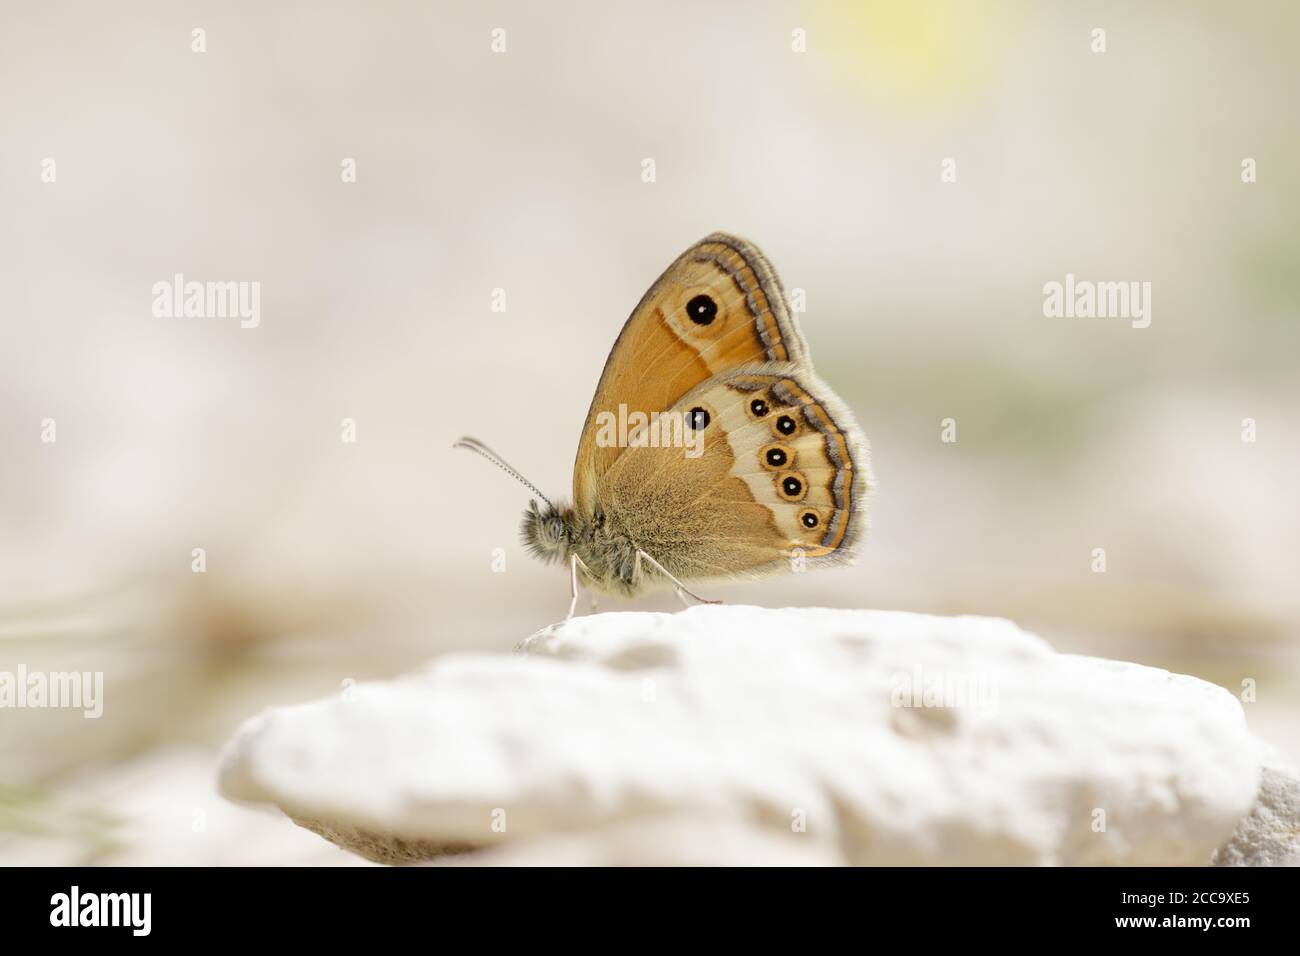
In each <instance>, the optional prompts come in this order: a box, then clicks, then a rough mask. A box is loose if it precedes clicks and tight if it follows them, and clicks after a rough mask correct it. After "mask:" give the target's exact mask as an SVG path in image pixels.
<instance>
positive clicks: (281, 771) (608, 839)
mask: <svg viewBox="0 0 1300 956" xmlns="http://www.w3.org/2000/svg"><path fill="white" fill-rule="evenodd" d="M519 650H520V653H517V654H514V655H506V654H501V655H456V656H448V657H444V658H441V659H439V660H437V661H435V662H434V663H433V664H431V665H430V666H429V667H427V668H426V669H425V670H423V671H422V672H419V673H416V674H413V675H410V676H407V677H404V678H401V679H398V680H394V681H390V682H385V683H380V684H369V685H361V686H358V687H355V688H352V689H351V691H350V692H348V693H347V694H346V695H342V696H339V697H334V698H331V699H327V700H322V701H318V702H315V703H311V704H306V705H302V706H296V707H287V708H277V709H272V710H270V711H267V712H266V713H264V714H262V715H261V716H259V717H257V718H255V719H253V720H251V721H249V722H248V723H247V724H246V725H245V726H244V727H243V728H242V730H241V731H240V732H239V734H238V735H237V736H236V738H235V739H234V740H233V741H232V742H231V743H230V744H229V745H228V747H227V751H226V754H225V757H224V761H223V769H222V773H221V790H222V792H223V793H224V794H225V795H226V796H227V797H229V798H231V799H234V800H238V801H244V802H254V803H264V804H272V805H275V806H278V807H279V808H280V809H281V810H282V811H283V812H284V813H285V814H286V815H288V816H289V817H290V818H292V819H294V820H295V821H298V822H300V823H301V824H302V825H304V826H307V827H308V828H310V829H312V830H315V831H316V832H318V833H320V834H322V835H323V836H325V837H326V838H328V839H331V840H333V841H334V842H337V843H339V844H340V845H343V846H347V847H349V848H350V849H353V850H355V851H356V852H358V853H361V854H362V855H365V856H367V857H368V858H370V859H375V860H380V861H383V862H414V861H419V860H424V859H435V858H439V859H452V860H455V861H458V862H465V861H473V860H476V859H481V860H482V861H483V862H516V861H520V862H538V861H546V860H551V861H554V862H619V863H636V862H650V863H672V862H690V863H709V862H712V863H764V862H771V863H801V862H806V863H849V864H1154V865H1178V864H1192V865H1203V864H1207V863H1209V862H1210V861H1211V858H1212V857H1214V856H1215V851H1216V849H1217V848H1219V847H1220V846H1221V845H1223V844H1225V842H1226V841H1228V840H1229V838H1230V837H1231V838H1233V842H1232V843H1231V844H1229V845H1228V846H1226V847H1224V849H1223V851H1221V853H1220V855H1219V861H1220V862H1225V861H1226V862H1246V863H1249V862H1280V861H1282V860H1283V859H1284V858H1285V854H1282V853H1281V852H1280V851H1279V852H1276V853H1274V852H1273V849H1270V850H1269V851H1268V852H1267V853H1264V854H1263V855H1261V851H1260V847H1261V846H1263V845H1264V844H1267V846H1268V847H1269V848H1275V847H1276V846H1278V845H1279V844H1278V833H1279V831H1281V830H1285V828H1286V827H1287V826H1290V827H1292V828H1294V827H1295V826H1296V825H1297V819H1296V792H1297V791H1296V787H1295V776H1294V774H1295V772H1294V771H1287V770H1286V769H1285V768H1277V769H1276V770H1272V771H1269V773H1267V774H1266V775H1265V777H1264V786H1265V791H1264V794H1263V799H1262V800H1261V804H1260V806H1257V807H1255V809H1254V810H1253V811H1252V806H1253V805H1254V804H1255V797H1256V792H1257V788H1258V787H1259V784H1260V779H1261V778H1260V768H1261V755H1260V751H1259V748H1258V747H1257V746H1256V744H1255V742H1254V739H1253V738H1252V737H1251V735H1250V733H1249V732H1248V730H1247V728H1246V723H1245V719H1244V716H1243V713H1242V709H1241V706H1240V704H1239V703H1238V702H1237V700H1236V698H1234V697H1233V696H1232V695H1231V694H1229V693H1228V692H1227V691H1225V690H1223V689H1222V688H1219V687H1217V686H1214V685H1212V684H1208V683H1205V682H1203V681H1200V680H1197V679H1195V678H1192V677H1185V676H1181V675H1177V674H1170V673H1167V672H1165V671H1162V670H1157V669H1154V668H1149V667H1143V666H1139V665H1136V664H1127V663H1121V662H1117V661H1107V660H1099V659H1094V658H1087V657H1077V656H1070V655H1064V654H1058V653H1056V652H1054V651H1053V650H1052V649H1051V648H1050V647H1049V646H1048V645H1047V644H1046V643H1045V642H1043V641H1042V640H1041V639H1039V638H1037V637H1035V636H1034V635H1032V634H1028V633H1026V632H1024V631H1022V630H1020V629H1019V628H1017V627H1016V626H1015V625H1013V624H1011V623H1010V622H1007V621H1003V620H996V619H990V618H976V617H958V618H945V617H931V616H925V615H916V614H906V613H901V612H885V611H846V610H822V609H800V610H796V609H786V610H765V609H761V608H754V607H737V606H731V607H717V606H706V607H697V608H692V609H690V610H687V611H684V612H681V613H678V614H649V613H621V614H615V613H607V614H599V615H594V616H590V617H583V618H577V619H575V620H573V621H570V622H568V623H567V624H565V625H563V626H560V627H556V628H550V629H547V631H544V632H542V633H541V634H539V635H536V636H534V637H533V638H530V639H529V640H528V641H526V642H524V644H523V645H521V647H520V648H519ZM1288 772H1289V773H1290V774H1291V775H1292V776H1291V777H1289V778H1288V777H1286V774H1287V773H1288ZM1269 774H1277V775H1280V776H1278V777H1277V778H1276V779H1277V780H1281V781H1282V782H1280V783H1277V784H1276V786H1275V785H1274V784H1273V783H1270V781H1271V780H1275V777H1273V776H1270V775H1269ZM1288 781H1289V782H1288ZM1248 813H1249V814H1250V816H1249V817H1248V816H1247V814H1248ZM1252 820H1253V821H1254V822H1251V821H1252ZM1239 823H1240V824H1241V826H1240V827H1239V826H1238V824H1239ZM1234 830H1235V831H1236V836H1235V837H1234ZM475 849H478V850H484V849H486V850H488V851H489V852H486V853H471V854H470V855H469V856H464V855H457V856H454V857H450V858H448V857H447V856H446V854H447V853H449V852H452V853H458V854H459V853H461V851H465V850H475ZM1269 854H1272V855H1269ZM1229 856H1230V857H1231V859H1230V860H1229V859H1227V857H1229ZM1265 857H1267V858H1265Z"/></svg>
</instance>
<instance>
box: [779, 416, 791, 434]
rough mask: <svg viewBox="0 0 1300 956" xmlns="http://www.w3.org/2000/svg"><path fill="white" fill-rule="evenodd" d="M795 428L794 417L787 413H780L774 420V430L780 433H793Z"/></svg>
mask: <svg viewBox="0 0 1300 956" xmlns="http://www.w3.org/2000/svg"><path fill="white" fill-rule="evenodd" d="M794 429H795V424H794V419H793V418H791V417H790V416H789V415H782V416H781V417H780V418H778V419H777V420H776V430H777V431H779V432H780V433H781V434H782V435H793V434H794Z"/></svg>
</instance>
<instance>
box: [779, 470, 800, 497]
mask: <svg viewBox="0 0 1300 956" xmlns="http://www.w3.org/2000/svg"><path fill="white" fill-rule="evenodd" d="M781 490H782V491H784V492H785V493H786V495H787V496H788V497H790V498H798V497H799V492H801V491H803V482H802V481H800V480H799V479H798V478H796V477H795V476H794V475H787V476H786V477H785V478H783V479H782V480H781Z"/></svg>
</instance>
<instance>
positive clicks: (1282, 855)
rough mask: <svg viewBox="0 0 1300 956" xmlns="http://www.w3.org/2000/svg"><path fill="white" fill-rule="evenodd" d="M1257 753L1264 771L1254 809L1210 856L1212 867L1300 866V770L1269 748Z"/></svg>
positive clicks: (1265, 747) (1261, 775)
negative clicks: (1212, 857) (1212, 856)
mask: <svg viewBox="0 0 1300 956" xmlns="http://www.w3.org/2000/svg"><path fill="white" fill-rule="evenodd" d="M1260 752H1261V754H1262V756H1263V760H1264V769H1263V772H1262V773H1261V774H1260V778H1259V794H1258V796H1257V797H1256V799H1255V806H1254V807H1253V808H1252V809H1251V811H1250V813H1248V814H1247V815H1246V816H1245V817H1244V818H1243V819H1242V820H1241V822H1240V823H1238V824H1237V829H1236V832H1234V833H1233V835H1232V839H1231V840H1229V841H1228V842H1227V843H1226V844H1224V845H1223V846H1222V847H1220V848H1219V850H1218V852H1216V853H1215V854H1214V864H1215V865H1216V866H1300V770H1297V769H1296V768H1295V767H1291V766H1288V765H1287V764H1285V763H1284V762H1283V761H1282V759H1281V757H1280V756H1279V754H1278V752H1277V751H1276V750H1275V749H1274V748H1272V747H1267V746H1262V747H1260Z"/></svg>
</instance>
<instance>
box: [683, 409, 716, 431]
mask: <svg viewBox="0 0 1300 956" xmlns="http://www.w3.org/2000/svg"><path fill="white" fill-rule="evenodd" d="M709 421H710V419H709V413H708V412H706V411H705V410H704V409H702V408H700V407H699V406H698V405H697V406H696V407H695V408H692V409H691V410H690V412H689V413H688V414H687V416H686V424H687V425H689V426H690V427H691V428H692V429H693V430H694V431H697V432H698V431H701V430H703V429H705V428H708V427H709Z"/></svg>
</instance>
